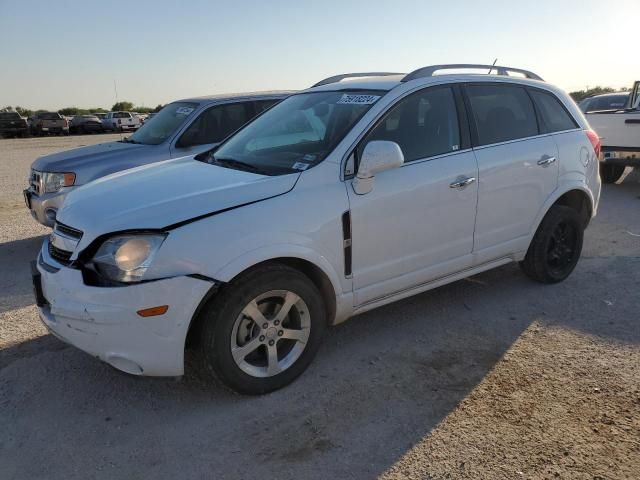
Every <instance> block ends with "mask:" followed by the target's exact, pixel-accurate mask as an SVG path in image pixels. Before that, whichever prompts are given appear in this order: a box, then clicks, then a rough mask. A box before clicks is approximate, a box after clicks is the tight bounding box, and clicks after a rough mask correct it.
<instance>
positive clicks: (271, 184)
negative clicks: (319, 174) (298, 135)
mask: <svg viewBox="0 0 640 480" xmlns="http://www.w3.org/2000/svg"><path fill="white" fill-rule="evenodd" d="M299 176H300V174H299V173H294V174H289V175H280V176H264V175H258V174H255V173H250V172H244V171H239V170H232V169H229V168H223V167H219V166H215V165H210V164H207V163H203V162H199V161H197V160H194V159H193V157H192V156H190V157H182V158H177V159H173V160H167V161H164V162H160V163H153V164H150V165H144V166H142V167H138V168H134V169H131V170H127V171H124V172H117V173H114V174H111V175H108V176H106V177H102V178H100V179H98V180H96V181H94V182H91V183H89V184H87V185H84V186H82V187H79V188H77V189H76V190H73V191H71V192H70V193H69V195H68V196H67V198H66V199H65V202H64V204H63V206H62V208H61V209H60V210H59V211H58V215H57V219H58V221H60V222H61V223H64V224H65V225H68V226H71V227H73V228H77V229H79V230H82V231H83V232H84V233H85V235H84V236H83V239H82V240H83V241H82V243H83V244H84V243H85V239H86V241H87V242H88V241H89V240H90V239H93V238H95V237H97V236H99V235H102V234H105V233H111V232H116V231H122V230H130V229H163V228H167V227H170V226H175V225H176V224H180V223H182V222H188V221H190V220H193V219H197V218H199V217H203V216H208V215H211V214H215V213H216V212H220V211H222V210H227V209H230V208H234V207H238V206H240V205H245V204H247V203H253V202H257V201H260V200H264V199H267V198H270V197H274V196H276V195H281V194H283V193H286V192H288V191H290V190H291V189H292V188H293V187H294V185H295V183H296V181H297V179H298V178H299Z"/></svg>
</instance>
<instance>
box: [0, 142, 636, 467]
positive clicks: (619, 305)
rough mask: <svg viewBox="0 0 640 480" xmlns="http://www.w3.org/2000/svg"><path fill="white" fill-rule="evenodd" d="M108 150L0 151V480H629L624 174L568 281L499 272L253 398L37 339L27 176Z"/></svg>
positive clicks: (39, 145)
mask: <svg viewBox="0 0 640 480" xmlns="http://www.w3.org/2000/svg"><path fill="white" fill-rule="evenodd" d="M110 138H114V137H111V136H106V135H105V136H82V137H67V138H43V139H28V140H1V141H0V179H1V180H2V184H3V185H4V186H5V187H3V188H2V190H1V191H0V227H1V228H0V465H1V467H0V468H1V470H0V472H1V473H0V477H2V478H3V479H5V478H6V479H25V478H43V479H44V478H46V479H56V478H65V479H76V478H77V479H86V478H105V479H113V478H126V479H137V478H156V479H163V478H171V479H173V478H216V479H226V478H229V479H232V478H279V479H289V478H291V479H293V478H305V479H315V478H318V479H324V478H363V479H368V478H376V477H383V478H388V479H405V478H425V479H428V478H433V479H440V478H478V479H503V478H504V479H513V478H516V479H519V478H532V479H538V478H567V479H582V478H584V479H622V478H628V479H637V478H640V418H639V415H638V412H639V411H640V325H639V322H640V313H639V308H638V307H639V304H640V295H639V294H638V289H639V287H640V237H638V236H637V235H638V234H640V175H638V174H637V173H635V174H631V175H628V176H627V178H625V179H624V181H623V182H622V184H620V185H607V186H605V187H604V190H603V197H602V202H601V208H600V214H599V216H598V217H597V218H596V219H595V220H594V222H592V224H591V226H590V227H589V229H588V230H587V233H586V239H585V248H584V252H583V258H582V259H581V261H580V263H579V264H578V267H577V269H576V271H575V272H574V274H573V275H572V276H571V277H570V278H569V279H568V280H567V281H565V282H563V283H561V284H559V285H554V286H542V285H539V284H535V283H533V282H531V281H529V280H527V279H526V278H525V277H524V276H523V275H522V274H521V273H520V272H519V270H518V268H517V266H515V265H509V266H505V267H502V268H499V269H496V270H493V271H491V272H487V273H484V274H481V275H477V276H475V277H473V278H470V279H467V280H464V281H460V282H456V283H454V284H451V285H448V286H445V287H442V288H439V289H436V290H434V291H431V292H427V293H425V294H422V295H418V296H415V297H412V298H410V299H407V300H404V301H400V302H397V303H395V304H392V305H388V306H386V307H383V308H380V309H378V310H375V311H372V312H369V313H367V314H364V315H361V316H359V317H357V318H354V319H352V320H351V321H349V322H347V323H345V324H343V325H340V326H338V327H336V328H333V329H331V330H330V331H329V332H328V335H327V337H326V339H325V342H324V345H323V348H321V350H320V352H319V354H318V357H317V358H316V360H315V361H314V363H313V365H312V366H311V367H310V369H309V370H308V371H307V372H306V373H305V374H304V375H303V376H302V377H301V378H300V379H299V380H298V381H296V382H295V383H294V384H293V385H291V386H290V387H288V388H286V389H284V390H281V391H278V392H275V393H272V394H269V395H265V396H262V397H257V398H250V397H241V396H237V395H234V394H231V393H229V392H227V391H226V390H224V389H222V388H221V387H220V386H219V385H212V384H210V383H208V382H207V380H206V378H205V377H204V376H203V375H202V374H201V373H200V371H199V370H198V369H195V368H193V369H191V371H190V373H188V374H187V375H186V376H185V377H184V378H182V379H181V380H175V379H151V378H137V377H132V376H128V375H125V374H121V373H119V372H117V371H115V370H113V369H112V368H110V367H108V366H107V365H105V364H103V363H100V362H99V361H97V360H95V359H93V358H91V357H89V356H88V355H86V354H84V353H82V352H80V351H78V350H76V349H75V348H72V347H68V346H66V345H64V344H63V343H61V342H59V341H58V340H56V339H55V338H53V337H51V336H50V335H48V334H47V333H46V331H45V329H44V327H43V326H42V325H41V324H40V322H39V320H38V318H37V314H36V310H35V308H34V306H33V300H32V295H31V287H30V279H29V271H28V261H29V260H30V259H32V258H34V257H35V255H36V253H37V251H38V249H39V246H40V243H41V241H42V236H43V235H45V234H46V233H47V231H48V230H47V229H46V228H44V227H40V226H39V225H38V224H36V223H35V222H34V221H33V220H32V219H31V217H30V216H29V214H28V212H27V211H26V209H25V207H24V204H23V201H22V198H21V189H22V188H23V186H24V185H25V182H26V180H25V179H26V175H27V171H28V167H29V164H30V163H31V161H32V160H33V159H34V158H36V157H37V156H39V155H42V154H45V153H49V152H53V151H59V150H64V149H67V148H71V147H74V146H79V145H82V144H88V143H97V142H100V141H105V140H107V139H110ZM634 234H635V235H634ZM190 363H193V362H192V360H190Z"/></svg>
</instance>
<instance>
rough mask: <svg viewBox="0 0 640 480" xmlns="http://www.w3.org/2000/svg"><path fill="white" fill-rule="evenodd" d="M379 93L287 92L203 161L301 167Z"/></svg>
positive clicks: (269, 170) (286, 169)
mask: <svg viewBox="0 0 640 480" xmlns="http://www.w3.org/2000/svg"><path fill="white" fill-rule="evenodd" d="M384 93H385V92H379V91H357V92H345V91H341V92H315V93H302V94H299V95H293V96H291V97H289V98H287V99H286V100H284V101H283V102H281V103H279V104H278V105H276V106H274V107H273V108H271V109H270V110H267V112H265V113H264V114H263V115H261V116H260V117H258V118H257V119H256V120H254V121H253V122H251V123H250V124H248V125H247V126H246V127H244V128H243V129H242V130H240V131H239V132H238V133H236V134H235V135H234V136H232V137H231V138H230V139H229V140H227V141H226V142H225V143H224V144H222V146H220V148H218V149H217V150H216V151H215V152H214V156H213V158H211V159H209V160H208V161H209V162H211V163H219V164H221V165H222V166H231V167H230V168H233V165H238V164H239V163H242V164H244V165H245V166H249V167H250V168H253V169H254V170H255V171H260V172H263V173H265V174H268V175H278V174H284V173H291V172H292V171H303V170H307V169H308V168H311V167H313V166H314V165H316V164H318V163H320V162H321V161H322V160H324V158H325V157H326V156H327V155H329V153H331V151H332V150H333V149H334V148H335V146H336V145H337V144H338V143H339V142H340V140H342V139H343V138H344V136H345V135H346V134H347V132H349V130H350V129H351V127H353V125H354V124H355V123H356V122H357V121H358V120H360V118H362V116H363V115H364V114H365V113H366V112H367V110H369V109H370V108H371V106H372V105H373V104H374V103H375V102H376V101H378V99H379V98H380V97H381V96H382V95H384ZM154 121H155V119H154Z"/></svg>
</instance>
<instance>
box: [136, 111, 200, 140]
mask: <svg viewBox="0 0 640 480" xmlns="http://www.w3.org/2000/svg"><path fill="white" fill-rule="evenodd" d="M197 107H198V104H197V103H191V102H176V103H171V104H169V105H167V106H166V107H164V108H163V109H162V110H160V112H158V113H157V114H155V115H154V116H153V118H151V119H147V121H146V122H145V123H144V125H142V126H141V127H140V128H139V129H138V130H137V131H136V132H135V133H134V134H133V135H131V136H130V137H129V141H130V142H133V143H141V144H144V145H159V144H161V143H162V142H164V141H165V140H167V139H168V138H170V137H172V136H173V134H174V133H175V132H176V131H177V130H178V129H179V128H180V127H181V126H182V125H183V124H184V122H185V121H186V119H187V118H189V117H190V116H191V114H192V113H193V111H194V110H195V109H196V108H197Z"/></svg>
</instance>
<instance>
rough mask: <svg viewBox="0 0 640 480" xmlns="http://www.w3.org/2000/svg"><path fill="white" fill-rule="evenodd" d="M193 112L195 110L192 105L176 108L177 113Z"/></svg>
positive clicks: (186, 113) (187, 113)
mask: <svg viewBox="0 0 640 480" xmlns="http://www.w3.org/2000/svg"><path fill="white" fill-rule="evenodd" d="M191 112H193V108H191V107H179V108H177V109H176V115H189V114H190V113H191Z"/></svg>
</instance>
